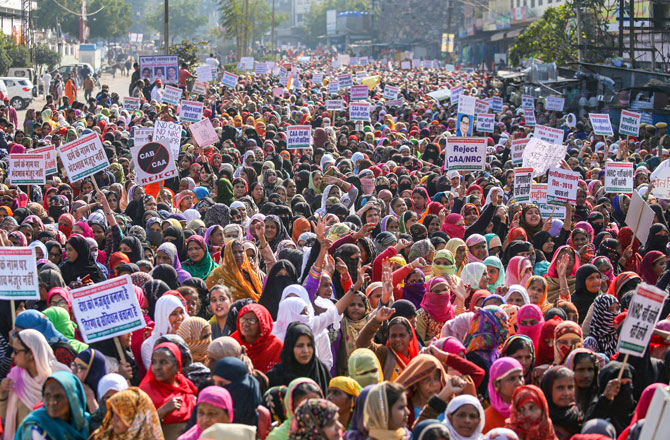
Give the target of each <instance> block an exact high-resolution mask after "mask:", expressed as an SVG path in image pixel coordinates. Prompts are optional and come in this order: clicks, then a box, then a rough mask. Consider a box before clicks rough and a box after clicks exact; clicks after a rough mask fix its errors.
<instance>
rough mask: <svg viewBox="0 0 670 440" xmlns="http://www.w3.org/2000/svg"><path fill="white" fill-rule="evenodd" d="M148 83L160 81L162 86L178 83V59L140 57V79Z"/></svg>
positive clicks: (171, 57)
mask: <svg viewBox="0 0 670 440" xmlns="http://www.w3.org/2000/svg"><path fill="white" fill-rule="evenodd" d="M146 78H148V79H149V81H150V82H152V83H153V82H154V81H156V80H157V79H160V80H161V81H162V82H163V84H177V83H179V57H178V56H177V55H157V56H141V57H140V79H146Z"/></svg>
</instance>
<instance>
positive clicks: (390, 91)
mask: <svg viewBox="0 0 670 440" xmlns="http://www.w3.org/2000/svg"><path fill="white" fill-rule="evenodd" d="M398 93H400V88H398V87H393V86H389V85H386V86H384V99H391V100H395V99H398Z"/></svg>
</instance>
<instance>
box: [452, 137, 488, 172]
mask: <svg viewBox="0 0 670 440" xmlns="http://www.w3.org/2000/svg"><path fill="white" fill-rule="evenodd" d="M486 145H487V141H486V138H479V137H448V138H447V147H446V148H445V164H446V165H447V167H448V169H449V170H450V171H451V170H456V171H480V170H483V169H485V167H486Z"/></svg>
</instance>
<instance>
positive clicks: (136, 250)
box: [119, 235, 144, 263]
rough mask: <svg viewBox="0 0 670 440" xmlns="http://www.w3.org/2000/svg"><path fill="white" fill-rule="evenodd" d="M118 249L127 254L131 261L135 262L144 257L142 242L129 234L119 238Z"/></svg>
mask: <svg viewBox="0 0 670 440" xmlns="http://www.w3.org/2000/svg"><path fill="white" fill-rule="evenodd" d="M119 250H120V251H121V252H123V253H124V254H126V255H128V258H129V259H130V262H131V263H137V262H138V261H140V260H142V259H144V251H143V250H142V242H141V241H140V239H139V238H137V237H135V236H133V235H129V236H127V237H125V238H124V239H123V240H121V244H120V245H119Z"/></svg>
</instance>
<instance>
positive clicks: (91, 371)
mask: <svg viewBox="0 0 670 440" xmlns="http://www.w3.org/2000/svg"><path fill="white" fill-rule="evenodd" d="M71 368H72V372H73V373H74V374H75V376H77V378H78V379H79V380H80V381H81V383H82V384H83V385H84V394H85V395H86V406H87V407H88V411H89V412H90V413H91V414H93V413H94V412H95V411H96V410H97V409H98V402H97V401H96V398H95V397H96V395H95V393H96V392H97V391H98V384H99V383H100V379H102V377H103V376H104V375H105V374H107V366H106V363H105V356H104V355H103V354H102V353H101V352H99V351H98V350H95V349H92V348H88V349H86V350H84V351H82V352H81V353H79V354H78V355H77V357H76V358H75V360H74V362H72V365H71Z"/></svg>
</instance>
